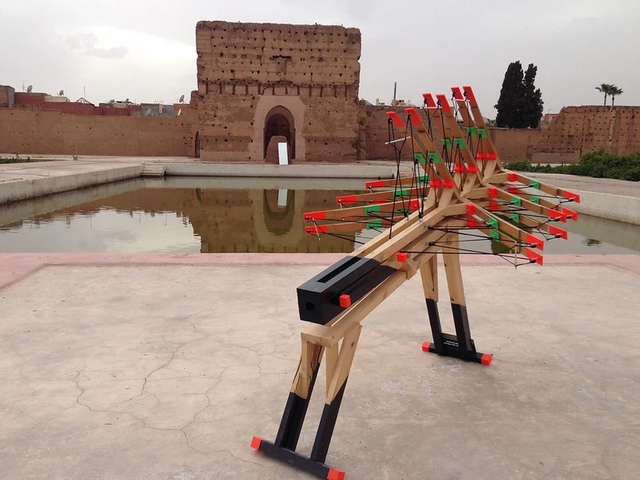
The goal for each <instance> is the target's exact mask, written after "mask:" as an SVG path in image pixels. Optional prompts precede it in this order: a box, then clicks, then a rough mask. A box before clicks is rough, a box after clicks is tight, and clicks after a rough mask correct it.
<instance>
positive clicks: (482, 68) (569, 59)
mask: <svg viewBox="0 0 640 480" xmlns="http://www.w3.org/2000/svg"><path fill="white" fill-rule="evenodd" d="M2 15H3V28H2V29H1V30H0V44H2V45H3V48H2V49H0V64H1V65H3V69H2V76H0V83H3V84H7V83H8V84H10V85H13V86H15V87H17V88H18V90H19V89H20V88H21V86H22V83H23V82H25V83H27V84H28V83H32V84H33V85H34V87H35V89H36V90H39V91H49V92H56V91H58V90H60V89H64V90H65V92H68V93H69V95H70V96H71V97H76V98H77V97H79V96H81V95H82V94H83V90H82V88H83V87H84V86H86V87H87V96H88V97H89V99H90V100H92V101H94V102H98V101H107V100H108V99H110V98H126V97H129V98H132V99H134V98H135V99H136V100H137V101H155V100H164V101H174V100H176V99H177V98H178V97H179V96H180V95H181V94H188V92H189V91H191V90H193V89H195V87H196V53H195V35H194V30H195V25H196V23H197V21H199V20H227V21H244V22H275V23H302V24H314V23H321V24H337V25H344V26H346V27H351V26H353V27H358V28H360V29H361V31H362V57H361V63H362V70H361V72H362V73H361V88H360V93H361V96H362V97H364V98H367V99H369V100H375V98H380V99H381V100H384V101H387V102H388V101H390V100H391V96H392V94H393V83H394V82H395V81H397V82H398V95H399V97H401V98H404V99H411V100H413V101H417V100H419V99H420V98H421V94H422V92H423V91H438V92H445V93H448V88H449V87H450V86H451V85H455V84H458V85H459V84H470V85H472V86H474V88H475V90H476V92H477V95H478V98H479V99H480V102H481V107H482V109H483V112H484V113H485V115H487V116H490V117H492V116H494V115H495V113H494V110H493V108H492V107H493V105H494V104H495V102H496V100H497V98H498V94H499V91H500V86H501V84H502V79H503V77H504V72H505V70H506V68H507V66H508V65H509V63H511V62H513V61H516V60H520V61H521V62H522V63H523V65H525V66H526V65H527V64H529V63H534V64H536V65H537V66H538V78H537V82H536V83H537V85H538V86H539V87H540V88H541V90H542V94H543V99H544V101H545V110H548V109H550V110H552V111H558V110H559V109H560V108H561V107H562V106H563V105H572V104H574V105H575V104H578V105H580V104H598V103H599V102H600V96H599V94H598V93H597V92H596V91H595V90H594V86H595V85H598V84H600V83H603V82H605V83H615V84H617V85H618V86H620V87H621V88H623V90H624V91H625V93H624V94H623V95H622V96H621V97H620V98H618V99H616V103H618V102H619V104H620V105H623V104H636V105H637V104H640V85H639V84H638V81H637V78H640V62H638V61H637V58H638V57H639V56H640V29H638V28H637V25H636V23H637V19H638V18H640V2H638V1H637V0H610V1H609V2H602V1H601V0H582V1H580V2H576V1H573V0H538V1H537V2H534V3H532V2H525V1H523V0H512V1H510V2H506V1H504V0H485V1H484V2H473V3H471V2H463V3H459V4H442V3H440V4H435V3H433V2H425V1H423V0H422V1H421V0H407V1H405V2H403V3H402V4H394V3H393V2H391V3H390V2H388V1H385V2H383V1H382V0H368V1H364V0H325V1H323V2H317V1H316V0H295V1H294V0H273V1H271V2H264V1H256V0H245V1H243V2H228V1H222V0H209V1H205V0H192V1H190V2H183V3H176V2H169V1H166V0H165V1H163V0H138V1H135V2H131V1H124V0H91V1H89V0H57V1H51V2H41V1H37V0H23V1H21V2H19V3H9V4H7V5H6V6H4V5H3V9H2ZM25 25H28V26H29V28H25ZM7 46H8V47H7ZM187 96H188V95H187Z"/></svg>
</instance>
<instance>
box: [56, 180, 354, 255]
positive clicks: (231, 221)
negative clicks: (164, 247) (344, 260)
mask: <svg viewBox="0 0 640 480" xmlns="http://www.w3.org/2000/svg"><path fill="white" fill-rule="evenodd" d="M351 193H352V192H351V191H348V192H336V191H332V192H328V191H322V190H310V191H302V190H299V191H295V190H289V191H288V193H287V205H286V206H285V207H278V190H217V189H216V190H213V189H200V188H196V189H186V188H177V189H176V188H146V189H141V190H135V191H132V192H126V193H123V194H121V195H116V196H113V197H110V198H105V199H102V200H98V201H95V202H90V203H85V204H83V205H80V206H77V207H72V208H69V209H66V210H65V212H68V213H69V214H73V213H90V212H94V211H97V210H99V209H101V208H105V207H106V208H114V209H117V210H121V211H136V210H137V211H140V210H142V211H146V212H156V213H160V212H167V211H170V212H176V213H177V214H178V215H179V216H183V217H185V218H186V219H188V220H189V222H190V223H191V224H192V225H193V231H194V234H195V235H198V236H199V237H200V239H201V252H202V253H217V252H275V253H294V252H300V253H319V252H344V253H348V252H351V251H352V250H353V239H354V236H353V235H351V236H349V238H350V240H348V241H347V240H342V239H338V238H334V237H330V236H328V235H324V236H323V237H322V239H321V240H318V238H317V237H314V236H310V235H306V234H305V233H304V225H303V219H302V214H303V213H304V212H309V211H317V210H324V209H329V208H335V206H336V204H335V196H336V195H343V194H351ZM57 213H58V214H59V213H60V212H57Z"/></svg>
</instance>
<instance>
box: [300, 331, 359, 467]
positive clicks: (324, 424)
mask: <svg viewBox="0 0 640 480" xmlns="http://www.w3.org/2000/svg"><path fill="white" fill-rule="evenodd" d="M361 330H362V325H360V323H355V324H354V325H352V326H351V327H350V328H349V329H348V330H347V331H346V332H345V335H344V338H343V340H342V345H341V346H340V353H339V354H338V357H337V360H335V363H334V364H333V365H332V366H331V365H329V363H330V362H328V364H327V385H328V387H327V399H326V402H325V405H324V410H323V411H322V417H321V418H320V425H319V426H318V432H317V433H316V439H315V441H314V442H313V448H312V450H311V456H310V458H311V460H312V461H314V462H324V461H325V459H326V458H327V452H328V451H329V444H330V443H331V437H332V435H333V429H334V427H335V425H336V420H337V419H338V412H339V410H340V404H341V403H342V397H343V395H344V390H345V387H346V386H347V378H348V377H349V371H350V370H351V365H352V363H353V358H354V356H355V353H356V348H357V347H358V339H359V338H360V331H361ZM337 349H338V345H337V344H336V345H333V346H332V347H330V348H329V349H328V351H327V357H328V358H330V355H335V354H336V353H337ZM329 350H332V353H329Z"/></svg>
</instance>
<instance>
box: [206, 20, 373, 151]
mask: <svg viewBox="0 0 640 480" xmlns="http://www.w3.org/2000/svg"><path fill="white" fill-rule="evenodd" d="M360 47H361V36H360V31H359V30H358V29H355V28H344V27H338V26H324V25H278V24H255V23H228V22H199V23H198V24H197V26H196V50H197V54H198V60H197V69H198V72H197V76H198V92H197V98H196V104H197V110H198V131H197V132H196V133H197V135H198V143H199V146H200V156H201V158H202V159H204V160H224V161H228V160H231V161H233V160H237V161H257V162H261V161H262V160H263V158H264V150H265V146H266V144H267V143H268V138H269V135H270V134H271V133H274V134H283V132H282V131H276V130H277V129H276V130H273V129H272V128H271V125H272V124H271V123H270V122H271V121H273V118H274V116H275V115H280V117H279V118H280V120H282V118H284V119H285V120H286V122H284V124H285V125H288V126H289V128H288V130H287V132H286V133H287V135H288V137H289V143H290V148H291V149H292V150H294V161H295V162H301V161H350V160H355V159H356V158H357V150H358V147H357V143H358V130H359V129H358V88H359V81H360V63H359V59H360ZM278 128H280V129H282V128H285V127H283V126H282V125H281V126H280V127H278ZM272 130H273V131H272Z"/></svg>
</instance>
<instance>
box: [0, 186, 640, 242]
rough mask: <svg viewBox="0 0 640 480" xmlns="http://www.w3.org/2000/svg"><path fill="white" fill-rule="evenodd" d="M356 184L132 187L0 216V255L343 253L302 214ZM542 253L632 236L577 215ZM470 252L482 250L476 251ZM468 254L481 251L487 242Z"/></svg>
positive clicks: (632, 229) (89, 192)
mask: <svg viewBox="0 0 640 480" xmlns="http://www.w3.org/2000/svg"><path fill="white" fill-rule="evenodd" d="M363 184H364V181H359V180H312V179H309V180H305V179H221V178H187V177H171V178H167V179H136V180H130V181H126V182H120V183H116V184H109V185H103V186H100V187H94V188H91V189H83V190H77V191H73V192H67V193H63V194H58V195H52V196H49V197H45V198H40V199H35V200H30V201H27V202H20V203H16V204H12V205H9V206H4V207H0V252H39V253H50V252H111V253H196V252H203V253H218V252H284V253H292V252H301V253H311V252H313V253H320V252H343V253H348V252H351V251H352V250H353V249H354V247H356V246H357V242H360V241H366V239H367V238H371V237H372V236H373V235H375V234H376V232H374V231H364V232H361V233H358V234H355V235H354V234H352V235H351V236H349V237H348V238H347V239H346V240H345V239H340V238H333V237H330V236H326V235H325V236H323V237H322V238H321V239H320V240H319V239H318V238H316V237H313V236H308V235H305V233H304V224H303V221H302V214H303V212H308V211H316V210H325V209H330V208H335V207H336V203H335V197H336V196H338V195H349V194H353V193H354V192H356V191H358V190H361V189H362V187H363ZM562 228H566V229H567V230H569V232H570V235H569V240H568V241H566V240H553V241H551V242H549V243H548V244H547V245H545V251H544V252H545V254H549V253H572V254H590V253H595V254H602V253H609V254H634V253H635V254H637V253H638V252H640V227H638V226H633V225H627V224H623V223H618V222H613V221H610V220H604V219H600V218H594V217H588V216H585V215H581V216H580V220H579V221H578V222H568V223H567V224H563V225H562ZM479 243H482V244H485V245H483V246H480V245H479ZM473 247H474V248H479V247H480V248H482V249H483V250H485V251H490V249H491V245H490V243H489V241H486V242H485V241H483V242H475V243H474V244H473Z"/></svg>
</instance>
